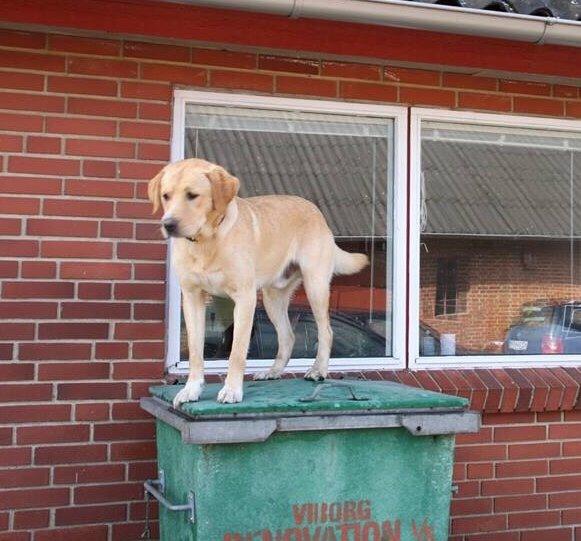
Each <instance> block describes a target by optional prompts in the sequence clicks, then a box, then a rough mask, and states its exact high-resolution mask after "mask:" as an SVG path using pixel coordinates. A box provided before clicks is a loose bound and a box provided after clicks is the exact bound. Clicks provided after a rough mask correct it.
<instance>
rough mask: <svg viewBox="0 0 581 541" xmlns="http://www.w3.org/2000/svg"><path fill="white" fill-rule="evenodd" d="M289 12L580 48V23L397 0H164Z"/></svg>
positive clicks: (264, 11) (269, 11)
mask: <svg viewBox="0 0 581 541" xmlns="http://www.w3.org/2000/svg"><path fill="white" fill-rule="evenodd" d="M166 1H169V2H178V3H183V4H192V5H201V6H207V7H214V8H224V9H237V10H242V11H258V12H261V13H270V14H274V15H281V16H283V17H290V18H293V19H296V18H299V17H305V18H312V19H328V20H334V21H344V22H353V23H362V24H372V25H381V26H395V27H402V28H414V29H419V30H430V31H434V32H447V33H452V34H464V35H471V36H485V37H489V38H502V39H509V40H516V41H527V42H530V43H550V44H554V45H567V46H570V47H581V22H578V21H569V20H563V19H557V18H555V17H534V16H532V15H520V14H514V13H501V12H497V11H486V10H480V9H468V8H458V7H452V6H442V5H435V4H426V3H422V2H410V1H402V0H166Z"/></svg>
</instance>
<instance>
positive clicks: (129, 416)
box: [111, 402, 151, 421]
mask: <svg viewBox="0 0 581 541" xmlns="http://www.w3.org/2000/svg"><path fill="white" fill-rule="evenodd" d="M111 417H112V418H113V419H115V420H116V421H119V420H121V421H124V420H131V421H135V420H142V419H151V416H150V414H149V413H147V412H146V411H144V410H143V409H142V408H141V407H140V405H139V402H115V403H114V404H113V405H112V410H111Z"/></svg>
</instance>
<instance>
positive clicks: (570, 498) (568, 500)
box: [548, 491, 581, 509]
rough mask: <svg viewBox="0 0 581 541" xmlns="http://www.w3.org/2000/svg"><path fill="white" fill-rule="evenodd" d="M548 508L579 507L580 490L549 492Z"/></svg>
mask: <svg viewBox="0 0 581 541" xmlns="http://www.w3.org/2000/svg"><path fill="white" fill-rule="evenodd" d="M548 496H549V508H551V509H555V508H557V509H560V508H563V507H579V502H580V501H581V491H577V492H560V493H556V494H549V495H548Z"/></svg>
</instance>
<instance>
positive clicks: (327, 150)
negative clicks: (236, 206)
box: [181, 104, 393, 360]
mask: <svg viewBox="0 0 581 541" xmlns="http://www.w3.org/2000/svg"><path fill="white" fill-rule="evenodd" d="M392 130H393V126H392V121H391V120H389V119H380V118H364V117H348V116H342V115H328V114H325V115H323V114H314V113H313V114H307V113H294V112H286V111H266V110H256V109H242V108H240V109H236V108H224V107H210V106H199V105H193V104H190V105H188V106H187V110H186V133H185V157H186V158H193V157H197V158H203V159H206V160H209V161H211V162H215V163H218V164H220V165H222V166H224V167H225V168H226V169H227V170H228V171H230V172H231V173H233V174H234V175H236V176H237V177H238V178H239V179H240V182H241V188H240V194H239V195H240V196H241V197H252V196H256V195H266V194H287V195H298V196H301V197H304V198H306V199H309V200H310V201H312V202H313V203H315V204H316V205H317V206H318V207H319V208H320V209H321V211H322V212H323V214H324V215H325V218H326V219H327V222H328V224H329V226H330V227H331V230H332V231H333V233H334V235H335V239H336V242H337V244H338V245H339V246H340V247H341V248H343V249H345V250H347V251H350V252H363V253H366V254H368V255H369V257H370V259H371V262H372V264H371V265H370V267H368V268H367V269H365V270H364V271H362V272H360V273H358V274H356V275H353V276H340V277H335V278H334V279H333V282H332V287H331V299H330V301H331V302H330V306H331V326H332V327H333V330H334V340H333V348H332V351H331V356H332V357H335V358H350V357H385V356H390V355H391V348H392V346H391V342H392V331H391V326H392V317H391V283H392V278H391V275H392V214H393V213H392V178H391V175H392V148H393V143H392V141H393V138H392ZM232 308H233V304H232V302H231V301H230V300H229V299H222V298H214V300H213V302H212V303H211V304H210V305H209V306H208V310H207V322H206V343H205V358H206V359H207V360H212V359H225V358H227V357H228V355H229V352H230V348H231V345H232V335H233V319H232ZM289 317H290V321H291V325H292V327H293V331H294V333H295V337H296V340H295V346H294V349H293V353H292V358H294V359H297V358H314V357H315V355H316V350H317V330H316V324H315V321H314V319H313V316H312V313H311V310H310V307H309V305H308V302H307V299H306V295H305V293H304V291H303V289H302V288H299V290H297V292H296V294H295V295H294V298H293V300H292V302H291V306H290V310H289ZM181 332H182V341H181V359H187V357H188V351H187V341H186V334H185V333H186V330H185V325H184V324H183V321H182V328H181ZM277 347H278V346H277V339H276V332H275V330H274V327H273V326H272V324H271V323H270V321H269V319H268V316H267V314H266V311H265V310H264V308H263V306H262V303H261V302H260V294H259V303H258V307H257V310H256V315H255V319H254V327H253V331H252V339H251V343H250V347H249V352H248V358H249V359H273V358H274V357H275V356H276V352H277Z"/></svg>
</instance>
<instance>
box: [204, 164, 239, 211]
mask: <svg viewBox="0 0 581 541" xmlns="http://www.w3.org/2000/svg"><path fill="white" fill-rule="evenodd" d="M207 176H208V180H209V181H210V183H211V184H212V204H213V205H214V211H215V212H216V213H217V214H218V215H219V216H221V215H223V214H224V213H225V212H226V207H227V206H228V203H230V201H232V199H234V197H236V194H237V193H238V189H239V188H240V181H239V180H238V179H237V178H236V177H234V176H232V175H231V174H230V173H228V172H227V171H226V170H225V169H224V168H223V167H220V166H217V167H215V168H214V169H212V170H211V171H210V172H209V173H208V174H207Z"/></svg>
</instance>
